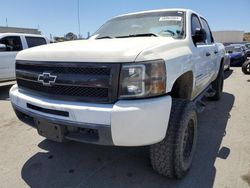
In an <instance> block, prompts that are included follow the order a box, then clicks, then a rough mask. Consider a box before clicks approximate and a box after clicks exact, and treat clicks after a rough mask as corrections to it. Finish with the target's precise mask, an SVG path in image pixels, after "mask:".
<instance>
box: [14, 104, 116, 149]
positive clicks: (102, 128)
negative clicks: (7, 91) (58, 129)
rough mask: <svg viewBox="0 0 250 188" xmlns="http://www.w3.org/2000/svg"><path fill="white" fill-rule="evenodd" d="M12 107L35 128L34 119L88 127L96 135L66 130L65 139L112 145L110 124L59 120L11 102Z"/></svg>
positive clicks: (21, 119) (68, 125) (83, 127)
mask: <svg viewBox="0 0 250 188" xmlns="http://www.w3.org/2000/svg"><path fill="white" fill-rule="evenodd" d="M12 107H13V109H14V111H15V113H16V115H17V117H18V118H19V120H20V121H22V122H24V123H26V124H28V125H30V126H32V127H34V128H36V129H37V127H36V124H35V120H37V119H38V120H42V121H47V122H49V123H54V124H57V125H60V126H65V127H75V128H79V129H90V130H95V131H97V132H98V137H91V136H90V135H86V134H82V133H80V132H68V133H66V134H65V136H64V137H65V139H66V140H73V141H77V142H83V143H92V144H98V145H114V143H113V140H112V134H111V126H110V125H101V124H91V123H78V122H72V121H69V120H61V119H57V118H51V117H47V116H44V115H40V114H36V113H34V112H30V111H28V110H25V109H23V108H20V107H18V106H17V105H15V104H13V103H12Z"/></svg>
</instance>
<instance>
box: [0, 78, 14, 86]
mask: <svg viewBox="0 0 250 188" xmlns="http://www.w3.org/2000/svg"><path fill="white" fill-rule="evenodd" d="M14 84H16V81H13V80H12V81H6V82H0V87H2V86H9V85H14Z"/></svg>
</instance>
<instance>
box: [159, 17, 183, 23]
mask: <svg viewBox="0 0 250 188" xmlns="http://www.w3.org/2000/svg"><path fill="white" fill-rule="evenodd" d="M181 20H182V17H180V16H163V17H160V19H159V21H160V22H165V21H181Z"/></svg>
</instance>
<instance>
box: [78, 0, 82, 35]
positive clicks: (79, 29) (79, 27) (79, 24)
mask: <svg viewBox="0 0 250 188" xmlns="http://www.w3.org/2000/svg"><path fill="white" fill-rule="evenodd" d="M77 17H78V38H79V39H80V38H81V23H80V1H79V0H77Z"/></svg>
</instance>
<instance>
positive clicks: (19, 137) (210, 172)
mask: <svg viewBox="0 0 250 188" xmlns="http://www.w3.org/2000/svg"><path fill="white" fill-rule="evenodd" d="M9 89H10V86H4V87H0V120H1V121H0V187H1V188H11V187H18V188H22V187H46V188H47V187H60V188H62V187H84V188H85V187H92V188H95V187H97V188H99V187H100V188H118V187H119V188H123V187H124V188H139V187H140V188H141V187H143V188H151V187H152V188H161V187H162V188H163V187H164V188H166V187H178V188H182V187H183V188H184V187H185V188H186V187H192V188H196V187H197V188H200V187H203V188H211V187H218V188H223V187H232V188H245V187H250V102H249V101H250V75H244V74H243V73H242V72H241V69H240V68H232V70H231V71H229V72H227V73H226V75H225V85H224V93H223V96H222V99H221V100H220V101H219V102H212V101H207V102H206V104H207V106H206V110H205V111H204V112H203V113H202V114H200V115H199V129H198V134H199V135H198V145H197V150H196V153H195V157H194V161H193V166H192V169H191V170H190V172H189V174H188V175H187V176H186V177H185V178H184V179H182V180H169V179H167V178H165V177H162V176H160V175H158V174H157V173H155V172H154V171H153V170H152V168H151V165H150V161H149V152H148V147H135V148H127V147H111V146H97V145H91V144H82V143H76V142H68V143H55V142H52V141H49V140H46V139H44V138H43V137H40V136H39V135H38V134H37V132H36V130H35V129H33V128H31V127H29V126H27V125H25V124H23V123H21V122H20V121H19V120H18V119H17V118H16V116H15V114H14V112H13V110H12V108H11V103H10V101H9V96H8V90H9Z"/></svg>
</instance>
